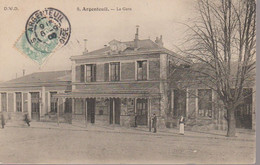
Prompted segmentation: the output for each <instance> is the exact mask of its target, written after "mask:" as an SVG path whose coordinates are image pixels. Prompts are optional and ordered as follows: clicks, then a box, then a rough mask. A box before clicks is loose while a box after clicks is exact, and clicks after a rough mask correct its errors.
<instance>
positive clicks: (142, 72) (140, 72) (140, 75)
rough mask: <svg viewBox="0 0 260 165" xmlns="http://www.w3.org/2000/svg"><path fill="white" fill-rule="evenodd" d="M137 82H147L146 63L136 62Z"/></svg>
mask: <svg viewBox="0 0 260 165" xmlns="http://www.w3.org/2000/svg"><path fill="white" fill-rule="evenodd" d="M137 80H147V61H146V60H144V61H137Z"/></svg>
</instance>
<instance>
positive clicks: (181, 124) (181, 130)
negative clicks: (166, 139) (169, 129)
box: [135, 113, 185, 135]
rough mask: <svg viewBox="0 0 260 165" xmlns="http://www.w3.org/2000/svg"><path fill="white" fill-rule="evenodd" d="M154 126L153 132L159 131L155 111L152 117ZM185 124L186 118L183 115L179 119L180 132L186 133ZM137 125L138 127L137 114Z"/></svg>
mask: <svg viewBox="0 0 260 165" xmlns="http://www.w3.org/2000/svg"><path fill="white" fill-rule="evenodd" d="M151 120H152V128H153V133H156V132H157V116H156V114H155V113H154V114H153V116H152V118H151ZM184 124H185V118H184V117H183V116H181V117H180V119H179V125H180V132H179V133H180V134H181V135H184ZM135 127H137V115H135Z"/></svg>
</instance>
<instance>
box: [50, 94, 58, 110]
mask: <svg viewBox="0 0 260 165" xmlns="http://www.w3.org/2000/svg"><path fill="white" fill-rule="evenodd" d="M55 94H57V92H50V96H51V99H50V100H51V112H55V113H57V108H58V107H57V98H54V97H53V95H55Z"/></svg>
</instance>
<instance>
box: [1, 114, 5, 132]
mask: <svg viewBox="0 0 260 165" xmlns="http://www.w3.org/2000/svg"><path fill="white" fill-rule="evenodd" d="M1 124H2V128H4V127H5V116H4V113H3V112H2V113H1Z"/></svg>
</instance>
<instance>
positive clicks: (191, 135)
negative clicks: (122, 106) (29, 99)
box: [0, 123, 255, 164]
mask: <svg viewBox="0 0 260 165" xmlns="http://www.w3.org/2000/svg"><path fill="white" fill-rule="evenodd" d="M172 130H173V129H172ZM254 136H255V135H254V134H253V133H252V132H251V133H244V134H238V137H236V138H231V139H228V138H226V137H225V136H224V135H222V134H219V133H216V134H214V133H210V134H207V133H196V132H189V131H187V132H186V133H185V135H184V136H182V135H178V134H177V130H175V132H174V130H173V132H171V131H168V132H167V131H161V132H160V131H159V133H157V134H154V133H150V132H148V131H147V130H146V129H142V128H137V129H133V128H121V127H116V128H113V127H98V126H91V125H89V126H88V127H87V128H84V127H80V126H77V125H69V124H61V125H60V126H57V124H55V123H32V126H31V127H26V126H21V125H19V126H12V125H9V126H7V127H6V128H5V129H0V146H1V148H0V162H2V163H22V162H23V163H40V162H41V163H236V162H240V163H246V164H248V163H252V162H253V160H254V157H255V156H254V153H255V152H254V150H255V139H254Z"/></svg>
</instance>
